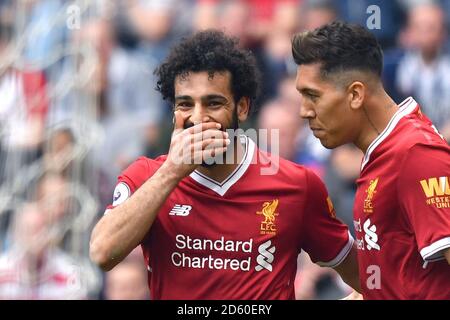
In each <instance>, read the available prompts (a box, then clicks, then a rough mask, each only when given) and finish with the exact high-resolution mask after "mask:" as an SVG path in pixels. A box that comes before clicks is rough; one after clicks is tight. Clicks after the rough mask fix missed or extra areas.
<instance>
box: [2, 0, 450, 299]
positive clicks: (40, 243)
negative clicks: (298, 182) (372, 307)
mask: <svg viewBox="0 0 450 320" xmlns="http://www.w3.org/2000/svg"><path fill="white" fill-rule="evenodd" d="M371 5H377V6H378V7H379V8H380V12H379V18H380V19H381V20H380V28H379V29H373V30H372V31H373V32H374V34H375V35H376V36H377V38H378V39H379V41H380V42H381V44H382V46H383V49H384V60H385V61H384V72H383V81H384V84H385V87H386V89H387V91H388V93H389V94H390V95H391V96H392V97H393V98H394V99H395V100H396V102H397V103H400V102H401V101H402V100H403V99H405V98H407V97H408V96H413V97H414V98H415V99H416V100H417V101H418V102H419V103H420V105H421V107H422V109H423V111H424V113H425V114H427V115H428V117H429V118H430V119H431V120H432V121H433V122H434V124H435V125H436V127H437V128H438V129H439V131H440V132H441V133H442V134H443V136H444V137H445V138H446V139H447V141H450V46H449V44H450V41H449V40H450V38H449V33H448V32H449V31H450V29H449V26H450V25H449V21H450V0H440V1H426V0H411V1H410V0H393V1H381V0H370V1H369V0H358V1H350V0H334V1H331V0H279V1H277V0H229V1H227V0H116V1H107V0H96V1H95V0H92V1H87V0H84V1H66V0H17V1H13V0H0V299H11V298H12V299H55V298H57V299H146V298H149V293H148V288H147V270H146V267H145V265H144V262H143V259H142V256H141V253H140V249H139V248H137V249H136V250H135V251H133V253H132V254H130V256H129V257H128V258H127V259H126V260H125V261H124V262H122V263H121V264H119V265H118V266H117V267H116V268H115V269H114V270H113V271H111V272H109V273H108V274H103V273H101V272H100V271H99V270H98V269H96V267H95V266H93V265H92V264H91V263H90V261H89V258H88V244H89V236H90V231H91V230H92V227H93V225H94V223H95V222H96V221H97V220H98V218H99V217H100V216H101V215H102V214H103V211H104V208H105V206H106V205H107V204H109V203H110V202H111V198H112V193H113V190H114V186H115V181H116V178H117V175H118V174H119V173H120V172H121V171H122V170H123V169H124V168H125V167H126V166H127V165H128V164H130V163H131V162H132V161H134V160H135V159H136V158H137V157H138V156H140V155H146V156H148V157H155V156H158V155H160V154H163V153H166V152H167V150H168V144H169V141H170V132H171V130H172V128H171V126H172V113H171V112H172V109H171V106H170V105H169V104H168V103H167V102H166V101H163V100H162V99H161V97H160V96H159V93H158V92H157V91H156V90H155V89H154V88H155V86H156V83H155V76H154V74H153V70H154V69H155V68H156V67H157V66H158V64H159V63H161V61H162V60H163V59H164V57H165V56H166V54H167V53H168V50H169V49H170V47H171V46H172V45H173V44H174V43H176V42H177V41H179V40H180V39H181V38H183V37H184V36H187V35H189V34H192V33H193V32H195V31H197V30H203V29H207V28H217V29H221V30H224V31H225V32H226V33H227V34H229V35H232V36H235V37H238V38H239V39H240V45H241V46H242V47H245V48H248V49H250V50H251V51H252V52H253V53H254V54H255V56H256V57H257V61H258V64H259V67H260V69H261V71H262V76H263V78H262V82H263V88H262V90H261V92H262V95H261V97H260V98H259V100H258V101H256V102H255V103H254V105H253V113H252V116H251V118H250V120H249V121H248V123H246V124H245V128H250V127H253V128H261V129H269V130H270V129H278V130H279V136H280V142H279V152H280V155H281V156H282V157H284V158H287V159H289V160H292V161H294V162H297V163H301V164H303V165H305V166H307V167H309V168H312V169H313V170H314V171H315V172H316V173H317V174H318V175H319V176H320V177H322V178H323V179H324V181H325V183H326V185H327V187H328V189H329V192H330V195H331V198H332V200H333V202H334V204H335V208H336V212H337V215H338V216H339V218H341V219H342V220H343V221H344V222H345V223H346V224H348V225H349V226H350V230H352V229H353V227H352V226H353V223H352V207H353V197H354V192H355V183H354V181H355V179H356V178H357V177H358V175H359V166H360V163H361V159H362V156H363V155H362V153H361V152H360V151H359V150H358V149H356V148H355V147H353V146H343V147H341V148H338V149H335V150H333V151H330V150H327V149H324V148H323V147H322V146H321V145H320V143H319V142H318V141H317V140H316V139H315V138H314V137H313V136H312V134H311V133H310V131H309V128H308V126H307V125H306V123H305V122H304V121H303V120H302V119H301V118H300V117H299V115H298V114H299V107H300V103H301V101H300V95H299V94H298V93H297V92H296V89H295V85H294V83H295V73H296V65H295V63H294V62H293V60H292V57H291V38H292V35H293V34H294V33H296V32H299V31H303V30H311V29H314V28H316V27H319V26H321V25H323V24H325V23H328V22H331V21H333V20H335V19H342V20H346V21H350V22H356V23H360V24H363V25H366V23H367V20H368V18H369V17H370V15H371V14H372V13H371V12H368V11H367V8H368V7H369V6H371ZM268 143H269V142H268ZM268 148H269V150H270V145H269V146H268ZM299 262H301V263H299V269H298V274H297V279H296V288H297V289H296V291H297V292H296V296H297V298H298V299H335V298H339V297H342V296H343V295H344V294H345V293H346V292H347V290H348V288H347V287H345V285H344V284H343V283H342V282H339V281H338V280H337V276H336V274H335V273H334V271H332V270H329V269H325V268H320V267H317V266H315V265H314V264H312V263H311V262H310V260H309V257H308V256H307V254H303V253H302V254H301V255H300V256H299Z"/></svg>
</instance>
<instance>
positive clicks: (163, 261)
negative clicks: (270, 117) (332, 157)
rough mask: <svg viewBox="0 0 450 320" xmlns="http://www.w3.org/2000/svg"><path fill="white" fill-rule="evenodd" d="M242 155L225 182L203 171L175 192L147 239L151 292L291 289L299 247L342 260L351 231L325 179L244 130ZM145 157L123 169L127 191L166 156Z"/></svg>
mask: <svg viewBox="0 0 450 320" xmlns="http://www.w3.org/2000/svg"><path fill="white" fill-rule="evenodd" d="M243 140H244V144H245V154H244V157H243V160H242V162H241V164H240V165H239V166H238V167H237V168H236V170H235V171H234V172H233V173H232V174H231V175H230V176H229V177H228V178H227V179H225V180H224V181H223V182H222V183H218V182H216V181H214V180H212V179H210V178H208V177H206V176H204V175H202V174H201V173H200V172H198V171H194V172H193V173H192V174H191V175H190V176H188V177H186V178H185V179H183V180H182V181H181V182H180V183H179V184H178V186H177V187H176V188H175V190H174V191H173V192H172V193H171V194H170V196H169V197H168V198H167V200H166V201H165V203H164V204H163V206H162V208H161V209H160V211H159V213H158V216H157V218H156V220H155V222H154V223H153V225H152V227H151V228H150V230H149V232H148V234H147V236H146V237H145V239H144V240H143V241H142V249H143V253H144V257H145V261H146V262H147V264H148V270H149V274H148V275H149V287H150V291H151V296H152V298H154V299H294V298H295V296H294V278H295V274H296V269H297V255H298V254H299V253H300V251H301V250H302V249H303V250H305V251H306V252H308V253H309V254H310V256H311V258H312V260H313V261H315V262H317V263H318V264H320V265H323V266H330V267H334V266H337V265H338V264H339V263H340V262H341V261H342V260H343V259H344V258H345V257H346V256H347V254H348V252H349V251H350V249H351V246H352V244H353V239H352V238H351V236H350V235H349V233H348V228H347V226H345V225H344V224H343V223H341V222H340V221H339V220H337V219H336V218H335V215H334V209H333V206H332V204H331V201H330V200H329V197H328V194H327V191H326V189H325V186H324V184H323V183H322V182H321V181H320V179H319V178H318V177H317V176H316V175H314V174H313V173H312V172H310V171H308V170H307V169H305V168H303V167H302V166H300V165H297V164H294V163H291V162H289V161H287V160H284V159H279V158H277V159H276V160H277V161H278V159H279V169H278V172H277V173H276V174H274V175H262V174H261V172H262V171H261V170H262V169H263V168H266V169H267V168H268V167H270V166H271V165H272V164H273V163H275V162H274V158H273V156H271V155H269V154H267V153H265V152H261V151H260V150H259V149H258V148H257V147H256V145H255V143H254V142H253V141H252V140H251V139H249V138H245V139H243ZM165 159H166V157H165V156H162V157H159V158H157V159H156V160H151V159H148V158H139V159H138V160H137V161H136V162H134V163H133V164H132V165H131V166H130V167H128V168H127V169H126V170H125V171H124V172H123V173H122V175H121V176H120V177H119V183H118V185H117V187H116V190H115V195H114V199H115V202H114V203H113V205H118V204H120V203H122V202H123V201H125V200H126V199H127V198H128V197H129V195H130V194H131V193H133V192H134V191H135V190H136V189H137V188H139V187H140V186H141V185H142V184H143V183H144V182H145V181H146V180H147V179H149V178H150V177H151V176H152V175H153V174H154V172H155V171H156V170H158V168H159V167H160V166H161V164H162V163H163V162H164V161H165Z"/></svg>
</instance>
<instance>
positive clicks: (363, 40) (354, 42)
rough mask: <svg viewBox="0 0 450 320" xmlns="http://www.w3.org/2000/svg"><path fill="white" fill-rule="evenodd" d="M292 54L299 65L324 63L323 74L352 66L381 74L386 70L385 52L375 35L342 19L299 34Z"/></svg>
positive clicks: (352, 68)
mask: <svg viewBox="0 0 450 320" xmlns="http://www.w3.org/2000/svg"><path fill="white" fill-rule="evenodd" d="M292 55H293V56H294V61H295V63H296V64H297V65H302V64H311V63H321V64H322V66H321V74H322V76H323V77H326V76H327V75H329V74H330V73H333V72H336V71H350V70H360V71H368V72H371V73H373V74H375V75H377V76H378V77H381V73H382V70H383V52H382V50H381V47H380V44H379V43H378V41H377V39H376V38H375V36H374V35H373V34H372V33H370V32H369V31H368V30H367V29H365V28H364V27H362V26H359V25H356V24H350V23H346V22H342V21H334V22H331V23H329V24H326V25H324V26H322V27H319V28H317V29H315V30H312V31H305V32H302V33H298V34H296V35H295V36H294V37H293V39H292Z"/></svg>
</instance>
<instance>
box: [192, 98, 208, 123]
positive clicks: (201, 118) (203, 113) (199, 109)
mask: <svg viewBox="0 0 450 320" xmlns="http://www.w3.org/2000/svg"><path fill="white" fill-rule="evenodd" d="M189 120H190V121H191V122H192V123H193V124H194V125H195V124H198V123H202V122H209V121H211V119H210V117H209V115H208V110H207V108H205V107H204V106H203V105H202V104H201V103H200V102H199V103H196V104H195V106H194V107H193V108H192V109H191V115H190V117H189Z"/></svg>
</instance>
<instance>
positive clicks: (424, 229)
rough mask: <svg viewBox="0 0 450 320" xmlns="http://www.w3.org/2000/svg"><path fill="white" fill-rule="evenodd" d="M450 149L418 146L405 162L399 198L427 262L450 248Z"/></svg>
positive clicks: (398, 188) (400, 176)
mask: <svg viewBox="0 0 450 320" xmlns="http://www.w3.org/2000/svg"><path fill="white" fill-rule="evenodd" d="M449 183H450V148H446V147H438V146H433V145H422V144H419V145H415V146H413V147H412V148H410V149H409V150H408V153H407V155H406V156H405V158H404V160H403V165H402V166H401V171H400V175H399V179H398V185H397V190H398V197H399V199H400V203H401V206H402V209H403V212H404V214H405V215H406V218H407V220H408V221H409V223H410V225H411V226H412V229H413V230H414V233H415V238H416V243H417V247H418V249H419V252H420V255H421V256H422V258H423V259H424V260H425V261H434V260H439V259H442V258H443V251H444V250H445V249H447V248H450V186H449Z"/></svg>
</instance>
